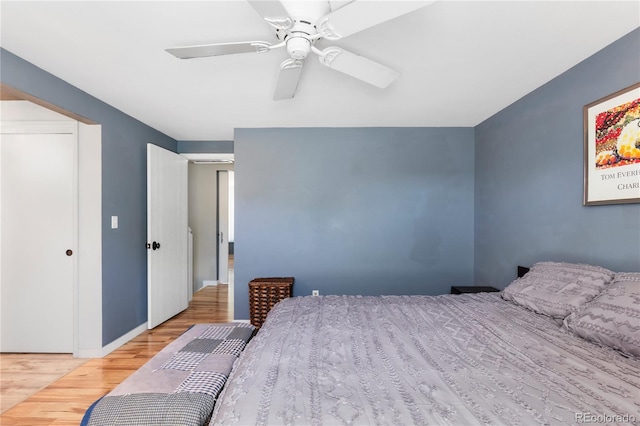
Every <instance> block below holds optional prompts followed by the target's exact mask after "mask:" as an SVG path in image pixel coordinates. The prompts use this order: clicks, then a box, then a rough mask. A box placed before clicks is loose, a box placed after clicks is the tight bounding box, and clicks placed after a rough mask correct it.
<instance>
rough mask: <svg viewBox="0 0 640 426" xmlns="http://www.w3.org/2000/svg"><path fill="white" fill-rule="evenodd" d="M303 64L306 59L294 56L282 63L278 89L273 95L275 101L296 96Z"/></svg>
mask: <svg viewBox="0 0 640 426" xmlns="http://www.w3.org/2000/svg"><path fill="white" fill-rule="evenodd" d="M303 65H304V61H302V60H299V59H293V58H289V59H287V60H285V61H284V62H283V63H282V64H280V74H278V83H277V84H276V91H275V93H274V95H273V100H274V101H279V100H282V99H291V98H293V97H294V96H295V94H296V89H297V88H298V81H300V75H301V74H302V66H303Z"/></svg>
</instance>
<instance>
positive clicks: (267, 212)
mask: <svg viewBox="0 0 640 426" xmlns="http://www.w3.org/2000/svg"><path fill="white" fill-rule="evenodd" d="M473 157H474V147H473V129H471V128H339V129H338V128H321V129H320V128H312V129H300V128H298V129H237V130H236V132H235V171H236V173H235V176H236V181H235V190H236V191H235V202H236V238H235V283H236V285H235V307H234V316H235V318H238V319H246V318H249V305H248V291H247V283H248V282H249V281H250V280H251V279H253V278H256V277H271V276H294V277H295V284H294V295H308V294H311V290H312V289H318V290H320V293H321V294H363V295H379V294H441V293H448V292H449V287H450V286H451V285H452V284H454V283H455V284H459V285H470V284H472V282H473V237H472V236H473V188H474V184H473V181H474V175H473Z"/></svg>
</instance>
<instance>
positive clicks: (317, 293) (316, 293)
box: [311, 290, 320, 296]
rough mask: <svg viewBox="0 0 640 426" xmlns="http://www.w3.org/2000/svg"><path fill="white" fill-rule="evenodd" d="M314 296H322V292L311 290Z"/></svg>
mask: <svg viewBox="0 0 640 426" xmlns="http://www.w3.org/2000/svg"><path fill="white" fill-rule="evenodd" d="M311 295H312V296H320V290H311Z"/></svg>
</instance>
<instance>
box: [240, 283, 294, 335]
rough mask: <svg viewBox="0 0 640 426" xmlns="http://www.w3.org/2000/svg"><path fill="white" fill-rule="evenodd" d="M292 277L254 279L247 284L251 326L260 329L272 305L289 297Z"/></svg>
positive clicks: (291, 289)
mask: <svg viewBox="0 0 640 426" xmlns="http://www.w3.org/2000/svg"><path fill="white" fill-rule="evenodd" d="M292 291H293V277H273V278H254V279H252V280H251V281H250V282H249V314H250V316H251V324H253V325H254V326H255V327H257V328H260V327H261V326H262V323H263V322H264V320H265V319H266V318H267V314H268V313H269V311H270V310H271V308H273V305H275V304H276V303H278V302H279V301H281V300H282V299H286V298H287V297H291V294H292Z"/></svg>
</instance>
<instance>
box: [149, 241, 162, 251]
mask: <svg viewBox="0 0 640 426" xmlns="http://www.w3.org/2000/svg"><path fill="white" fill-rule="evenodd" d="M151 248H152V249H153V250H157V249H159V248H160V243H156V242H155V241H154V242H153V244H152V245H151Z"/></svg>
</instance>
